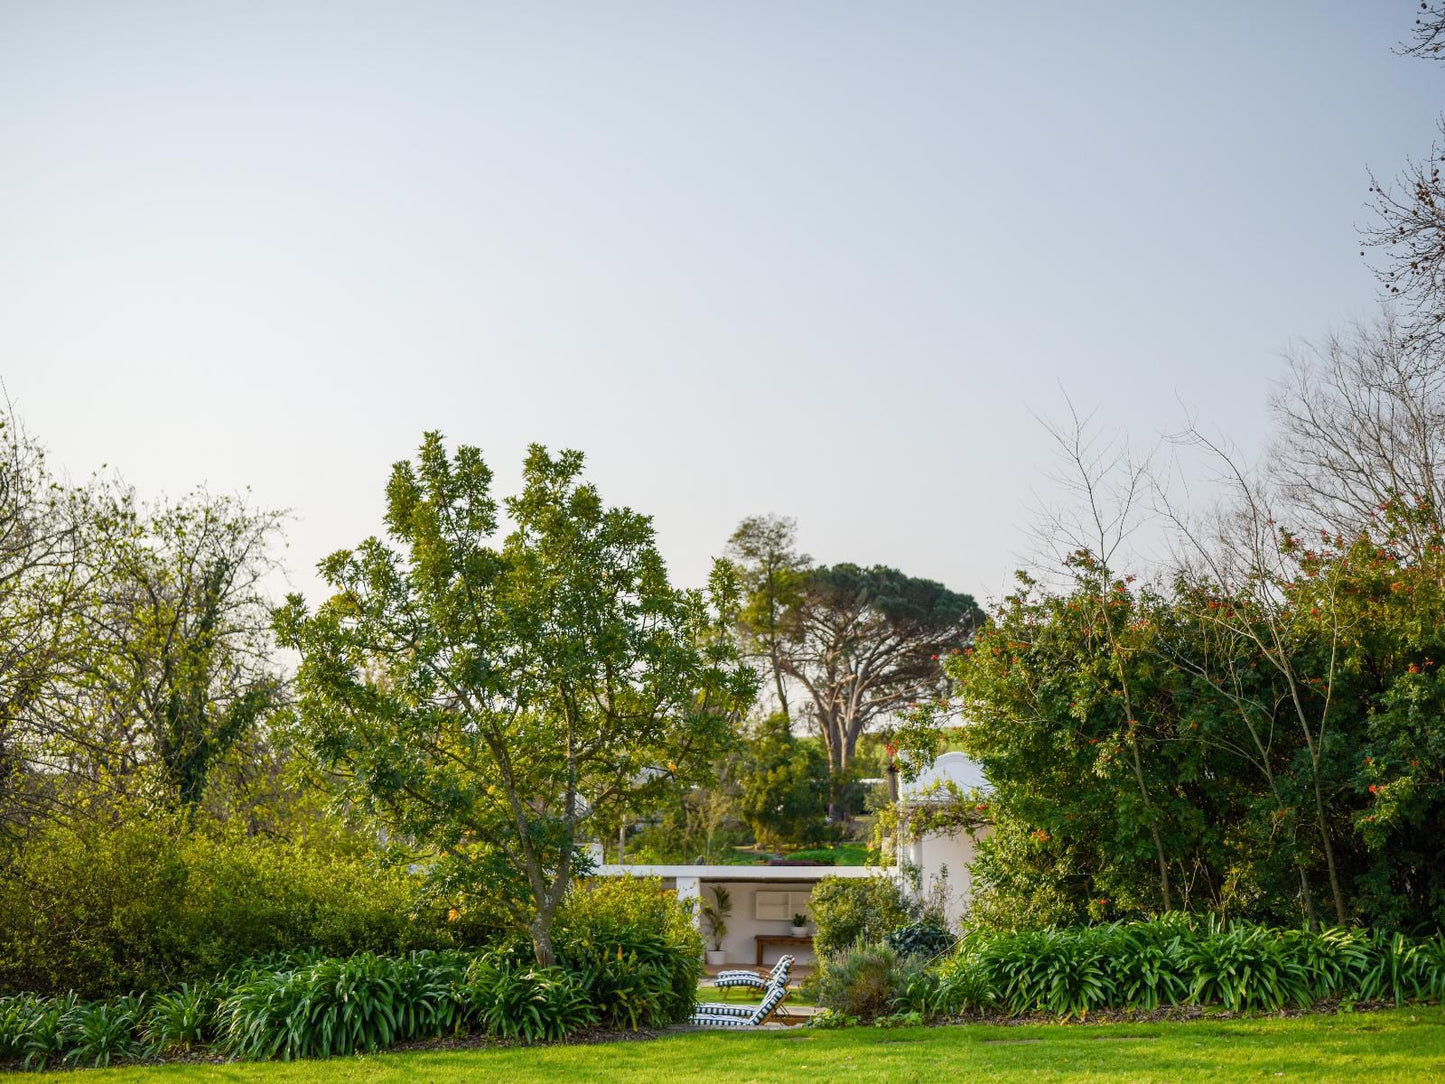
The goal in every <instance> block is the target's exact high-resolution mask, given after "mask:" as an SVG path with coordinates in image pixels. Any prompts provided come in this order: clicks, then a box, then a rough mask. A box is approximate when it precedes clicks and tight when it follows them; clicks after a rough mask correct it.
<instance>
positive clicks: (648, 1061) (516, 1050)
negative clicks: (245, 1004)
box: [14, 1007, 1445, 1084]
mask: <svg viewBox="0 0 1445 1084" xmlns="http://www.w3.org/2000/svg"><path fill="white" fill-rule="evenodd" d="M1442 1077H1445V1010H1442V1009H1441V1008H1438V1007H1428V1008H1424V1007H1417V1008H1406V1009H1396V1010H1391V1011H1388V1012H1381V1013H1359V1014H1342V1015H1339V1016H1324V1015H1315V1016H1303V1017H1295V1018H1289V1019H1279V1018H1269V1019H1252V1020H1240V1019H1236V1020H1221V1021H1193V1022H1187V1023H1157V1024H1110V1025H1100V1026H1087V1027H1077V1026H1059V1025H1041V1026H1038V1025H1035V1026H1023V1027H1003V1026H983V1025H965V1026H956V1027H941V1028H900V1029H896V1030H880V1029H875V1028H853V1029H849V1030H844V1031H809V1030H805V1029H791V1030H787V1031H768V1032H762V1033H748V1034H739V1033H736V1032H694V1033H687V1034H677V1035H669V1036H666V1037H664V1038H661V1039H658V1040H656V1041H652V1042H616V1043H604V1044H596V1045H591V1046H585V1045H576V1046H549V1047H531V1048H523V1047H511V1048H500V1049H482V1050H454V1051H426V1052H420V1053H407V1054H375V1055H368V1056H359V1057H350V1058H338V1059H335V1060H332V1061H315V1062H293V1063H290V1064H282V1063H274V1062H273V1063H264V1064H254V1063H252V1064H246V1063H230V1064H221V1065H180V1064H173V1065H166V1066H138V1067H134V1068H126V1069H109V1070H106V1069H102V1070H94V1071H86V1072H85V1073H84V1076H83V1077H81V1078H77V1077H76V1076H75V1075H74V1074H73V1073H61V1074H48V1075H44V1076H41V1075H35V1076H24V1075H22V1076H17V1077H15V1078H14V1079H15V1080H17V1081H27V1082H29V1081H39V1080H54V1081H61V1080H64V1081H68V1082H70V1084H77V1081H78V1080H79V1081H83V1084H132V1082H140V1081H152V1080H156V1081H174V1082H182V1081H196V1082H200V1084H236V1082H241V1081H260V1082H264V1084H340V1082H352V1081H367V1082H380V1084H387V1082H391V1081H397V1082H400V1081H413V1080H415V1081H434V1082H436V1084H462V1082H463V1081H466V1082H471V1081H475V1080H498V1079H500V1080H505V1081H507V1082H508V1084H532V1082H538V1084H540V1082H543V1081H555V1080H566V1081H567V1082H568V1084H593V1082H597V1084H602V1082H605V1081H629V1080H638V1081H641V1080H648V1081H652V1082H656V1081H660V1080H665V1081H667V1082H668V1084H683V1082H687V1081H728V1082H734V1084H751V1082H759V1084H761V1082H772V1081H777V1082H779V1084H783V1082H787V1084H796V1082H798V1081H800V1080H839V1079H841V1080H848V1081H859V1082H871V1081H879V1082H883V1081H887V1082H895V1081H897V1082H910V1081H918V1082H932V1081H939V1080H947V1079H958V1080H968V1081H970V1082H1015V1081H1038V1080H1048V1081H1063V1082H1069V1084H1092V1082H1098V1081H1131V1082H1134V1081H1137V1082H1143V1084H1155V1082H1157V1084H1177V1082H1190V1081H1199V1082H1209V1084H1218V1082H1220V1081H1228V1080H1243V1079H1254V1080H1279V1079H1282V1080H1308V1081H1354V1080H1369V1081H1371V1082H1372V1084H1379V1082H1396V1081H1398V1082H1401V1084H1405V1082H1409V1084H1414V1082H1416V1081H1423V1080H1438V1079H1442Z"/></svg>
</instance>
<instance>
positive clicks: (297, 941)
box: [0, 817, 465, 998]
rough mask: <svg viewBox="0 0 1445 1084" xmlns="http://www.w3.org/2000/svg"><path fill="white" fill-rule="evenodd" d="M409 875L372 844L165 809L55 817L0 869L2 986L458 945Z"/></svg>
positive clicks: (71, 986)
mask: <svg viewBox="0 0 1445 1084" xmlns="http://www.w3.org/2000/svg"><path fill="white" fill-rule="evenodd" d="M418 882H419V879H418V878H416V877H414V876H411V875H409V874H408V873H407V872H406V871H405V869H404V868H402V867H401V866H399V865H397V864H395V863H388V862H386V861H384V860H382V858H381V857H380V856H377V855H365V854H352V853H347V852H346V851H345V850H343V849H340V848H331V849H322V848H319V847H314V848H310V849H308V848H303V847H301V846H296V845H291V844H287V843H280V842H274V841H270V840H265V839H254V838H246V837H244V836H238V835H233V834H211V833H208V832H202V831H187V830H185V829H184V827H183V825H181V823H180V822H179V820H178V819H172V818H168V817H152V818H139V817H137V818H135V819H133V820H131V821H129V822H126V823H122V824H119V825H97V824H88V823H81V824H77V825H74V826H64V825H62V826H57V827H53V828H50V829H48V830H47V831H45V832H43V833H41V834H40V835H38V836H37V837H36V838H35V839H34V840H32V841H31V842H30V843H29V844H28V845H27V846H25V847H24V848H23V849H21V850H20V851H18V852H16V853H14V854H13V855H12V860H11V863H10V865H9V866H8V867H7V869H6V871H5V876H4V877H0V994H4V993H18V992H38V993H60V992H63V991H68V990H74V991H75V992H77V993H78V994H80V995H81V996H83V997H88V998H89V997H100V996H109V995H116V994H123V993H130V992H135V991H144V990H153V991H161V990H169V989H172V988H173V987H175V986H176V985H178V984H179V983H181V982H187V981H196V980H208V979H210V978H212V977H214V976H215V975H216V974H217V973H219V972H221V971H224V970H226V969H227V968H229V967H231V966H232V965H234V964H236V963H237V962H238V961H241V960H243V959H245V958H247V957H253V956H258V955H261V954H264V953H272V952H276V951H278V950H297V949H302V948H307V947H313V948H315V949H317V950H319V951H320V952H321V953H322V954H324V955H328V956H349V955H352V954H354V953H357V952H363V951H371V952H388V953H398V952H406V951H410V950H413V949H420V948H442V947H447V946H450V945H453V944H457V943H458V942H464V941H465V938H464V937H462V936H459V931H458V929H457V928H456V925H455V924H451V923H448V922H447V921H446V918H447V915H446V909H445V907H444V906H440V905H434V906H430V907H428V906H426V905H425V904H423V902H422V900H421V897H420V890H421V885H420V884H419V883H418Z"/></svg>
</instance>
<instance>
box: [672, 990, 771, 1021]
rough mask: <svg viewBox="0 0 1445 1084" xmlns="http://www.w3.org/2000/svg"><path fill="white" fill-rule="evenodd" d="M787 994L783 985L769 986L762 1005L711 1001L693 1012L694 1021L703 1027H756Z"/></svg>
mask: <svg viewBox="0 0 1445 1084" xmlns="http://www.w3.org/2000/svg"><path fill="white" fill-rule="evenodd" d="M787 996H788V988H787V986H786V985H783V986H770V987H768V996H767V997H765V998H763V1003H762V1004H761V1005H726V1004H723V1003H722V1002H719V1001H710V1002H707V1003H706V1004H703V1005H699V1006H698V1007H697V1011H696V1012H695V1013H693V1014H692V1022H693V1023H694V1024H699V1025H701V1026H702V1027H713V1028H755V1027H757V1026H758V1025H759V1024H761V1023H762V1022H763V1021H764V1020H766V1019H767V1018H768V1016H769V1014H771V1013H772V1011H773V1010H774V1009H776V1008H777V1007H778V1005H779V1003H781V1002H782V1000H783V998H785V997H787Z"/></svg>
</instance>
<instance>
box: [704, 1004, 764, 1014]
mask: <svg viewBox="0 0 1445 1084" xmlns="http://www.w3.org/2000/svg"><path fill="white" fill-rule="evenodd" d="M756 1010H757V1006H756V1005H727V1004H724V1003H723V1002H721V1001H705V1002H703V1003H702V1004H701V1005H699V1006H698V1007H697V1012H696V1014H695V1015H700V1016H752V1015H753V1013H754V1012H755V1011H756Z"/></svg>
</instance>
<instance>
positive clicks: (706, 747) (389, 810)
mask: <svg viewBox="0 0 1445 1084" xmlns="http://www.w3.org/2000/svg"><path fill="white" fill-rule="evenodd" d="M582 465H583V458H582V455H581V453H579V452H575V451H563V452H561V453H560V454H558V455H555V456H553V455H551V454H549V453H548V451H547V450H546V449H545V448H543V447H541V446H539V445H533V446H532V447H531V448H530V450H529V451H528V454H527V458H526V463H525V467H524V472H523V485H522V489H521V492H520V493H518V494H517V495H516V496H514V497H511V498H509V499H507V500H506V502H505V511H506V514H507V516H508V518H509V519H510V521H511V523H512V525H513V527H512V530H511V531H510V533H508V534H507V535H506V536H505V538H504V540H502V542H501V543H500V544H495V543H494V542H493V538H494V536H495V535H496V534H497V532H498V531H499V529H500V522H499V516H498V512H499V508H498V504H497V501H496V499H495V498H494V497H493V495H492V472H491V470H490V469H489V468H488V467H487V465H486V463H485V462H484V461H483V459H482V455H481V453H480V451H478V450H477V449H476V448H473V447H468V446H465V445H464V446H461V447H459V448H458V449H457V451H456V454H455V455H454V456H453V455H449V454H448V452H447V449H446V447H445V445H444V443H443V440H442V437H441V435H440V434H439V433H435V432H433V433H428V434H427V435H426V437H425V439H424V440H423V442H422V445H421V450H420V453H419V455H418V457H417V460H416V462H415V463H412V462H400V463H397V464H396V465H395V466H394V467H393V469H392V474H391V480H390V482H389V484H388V486H387V493H386V496H387V502H386V517H385V523H386V531H387V535H388V540H383V539H380V538H376V537H373V538H369V539H367V540H366V541H364V542H362V543H361V544H360V545H359V546H358V547H357V548H355V549H354V550H341V551H338V552H337V553H334V554H332V555H331V556H330V557H328V558H327V559H326V560H325V561H323V562H322V564H321V571H322V574H323V575H324V576H325V577H326V580H327V582H328V583H329V584H330V585H331V586H332V588H333V589H334V590H335V594H334V595H333V596H332V597H331V598H330V599H329V600H327V601H326V602H324V603H323V604H322V605H321V606H320V607H319V609H317V610H316V611H315V612H314V613H312V612H309V611H308V609H307V607H306V605H305V602H304V601H303V600H302V599H301V598H300V597H299V596H295V595H293V596H292V597H291V598H290V599H289V600H288V602H287V604H286V606H285V607H284V608H283V609H282V610H281V611H280V613H279V615H278V618H277V622H278V628H279V630H280V633H281V636H282V639H283V641H284V642H285V643H286V644H288V645H289V646H291V647H294V648H296V649H298V650H299V651H300V652H301V657H302V662H301V666H300V669H299V672H298V676H297V687H298V690H299V698H300V713H299V715H300V718H299V725H300V729H301V731H302V734H303V735H304V736H305V738H306V739H307V740H308V741H309V743H310V744H311V745H312V747H313V748H314V749H315V750H316V752H317V753H318V754H319V755H320V757H321V759H322V761H323V763H325V764H326V765H328V766H330V767H332V768H333V769H334V770H336V771H338V772H340V773H342V774H343V775H344V777H345V778H346V779H347V780H348V783H349V789H350V793H351V794H352V795H354V796H355V797H356V798H357V799H358V800H360V801H361V802H363V803H365V804H366V805H367V806H368V807H370V808H374V809H375V810H377V811H379V812H380V813H382V814H383V815H384V816H385V817H386V818H387V819H388V820H389V822H390V823H391V825H392V826H393V828H394V829H395V830H396V831H397V832H398V833H399V834H400V835H402V836H404V837H409V838H410V839H412V840H414V841H415V842H416V843H417V844H418V846H420V847H423V848H426V849H429V850H431V851H432V852H433V853H435V854H437V855H438V856H439V858H440V859H441V860H440V861H439V862H438V869H439V870H446V869H451V870H457V869H461V870H463V871H469V872H470V874H471V875H474V876H475V877H477V878H482V879H485V880H486V882H487V884H488V887H489V889H490V891H491V892H492V893H493V894H496V895H500V896H501V897H502V898H503V901H504V903H505V906H506V907H507V908H508V912H509V914H510V915H511V917H512V920H513V921H514V922H515V923H516V925H517V926H518V927H519V928H521V929H524V930H525V931H527V933H528V934H529V935H530V937H531V940H532V945H533V949H534V952H535V954H536V958H537V960H538V961H539V962H540V963H543V964H548V963H551V962H552V961H553V959H554V953H553V949H552V938H551V930H552V922H553V918H554V916H555V914H556V911H557V908H558V906H559V904H560V903H561V902H562V898H563V896H564V894H565V893H566V890H567V886H568V884H569V882H570V880H571V878H572V875H573V872H574V870H575V868H576V862H577V859H576V850H577V845H578V844H579V842H580V841H581V840H582V839H583V838H584V837H585V835H586V834H587V833H588V829H589V827H590V824H591V823H594V822H597V823H601V822H606V821H607V820H609V819H611V817H612V816H613V815H615V813H616V811H617V810H618V809H619V808H631V809H639V808H642V807H644V806H645V805H646V804H647V803H649V802H650V801H651V800H654V799H655V798H656V797H657V796H659V795H661V794H663V793H665V792H667V791H668V790H671V789H672V788H675V787H676V786H677V785H679V784H686V783H688V782H693V781H701V780H704V779H706V778H708V776H709V773H710V765H711V763H712V761H713V759H714V756H715V753H716V751H717V750H718V748H719V747H720V745H722V744H724V743H726V742H727V741H729V740H730V737H731V733H732V729H733V726H734V724H735V722H736V720H737V719H738V718H739V716H740V714H741V713H742V712H744V711H746V710H747V707H748V706H749V704H750V703H751V702H752V699H753V696H754V695H755V692H756V677H755V675H754V674H753V673H752V671H751V669H750V668H748V667H747V666H746V665H745V664H743V663H742V661H741V660H740V659H739V658H738V656H737V651H736V647H735V644H734V640H733V638H732V636H731V634H730V628H731V623H732V621H733V620H734V618H735V611H736V607H737V603H738V589H737V584H736V582H735V580H734V579H733V577H732V575H731V572H730V569H729V568H728V567H727V566H726V565H719V566H717V568H715V571H714V575H713V577H712V579H711V582H710V584H709V588H708V590H707V591H706V592H703V591H697V590H692V591H685V590H679V589H677V588H674V587H672V586H671V585H670V584H669V582H668V578H667V572H666V568H665V566H664V564H663V561H662V558H661V556H660V555H659V553H658V551H657V548H656V544H655V539H654V534H653V527H652V522H651V520H650V519H649V518H648V517H647V516H644V515H641V514H639V513H637V512H634V511H632V510H630V509H627V508H609V507H607V506H606V505H604V504H603V501H602V498H601V496H600V495H599V494H598V492H597V490H596V488H595V487H594V486H593V485H591V484H589V483H586V482H584V481H583V480H582Z"/></svg>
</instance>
